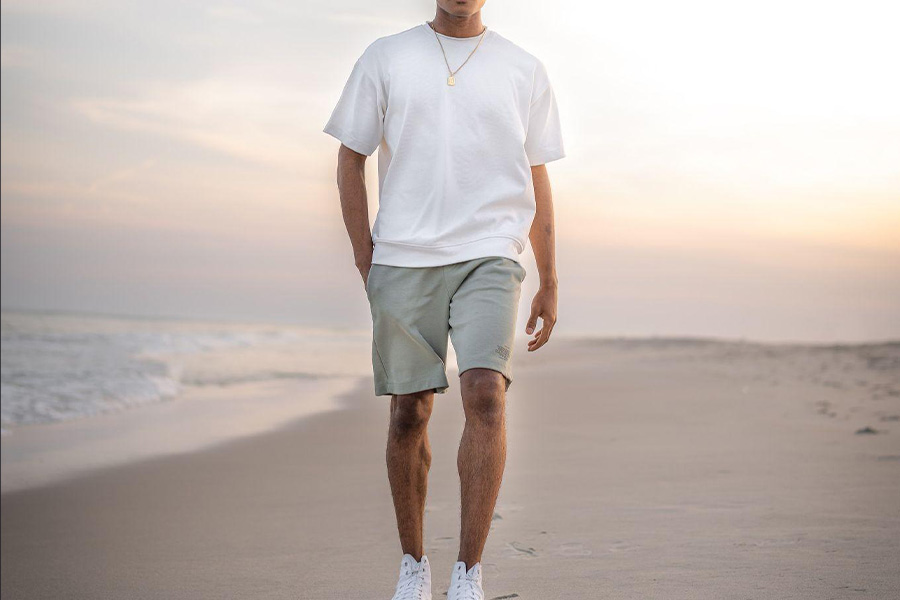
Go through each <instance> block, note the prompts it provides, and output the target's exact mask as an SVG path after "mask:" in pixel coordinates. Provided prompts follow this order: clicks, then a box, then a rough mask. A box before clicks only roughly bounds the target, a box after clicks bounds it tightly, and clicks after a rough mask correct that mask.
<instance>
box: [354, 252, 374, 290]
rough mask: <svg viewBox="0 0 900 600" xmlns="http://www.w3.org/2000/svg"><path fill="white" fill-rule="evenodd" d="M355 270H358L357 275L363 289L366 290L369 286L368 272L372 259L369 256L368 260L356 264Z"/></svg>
mask: <svg viewBox="0 0 900 600" xmlns="http://www.w3.org/2000/svg"><path fill="white" fill-rule="evenodd" d="M356 268H357V269H359V274H360V276H361V277H362V280H363V289H366V287H368V285H369V271H370V270H371V269H372V257H371V256H370V257H369V258H368V260H362V261H359V262H357V263H356Z"/></svg>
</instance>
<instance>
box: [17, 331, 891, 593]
mask: <svg viewBox="0 0 900 600" xmlns="http://www.w3.org/2000/svg"><path fill="white" fill-rule="evenodd" d="M516 359H517V362H516V381H515V383H514V384H513V386H512V388H511V389H510V394H509V409H508V427H509V455H508V462H507V470H506V475H505V477H504V484H503V489H502V491H501V495H500V500H499V503H498V507H497V514H496V515H495V520H494V524H493V529H492V533H491V537H490V539H489V541H488V545H487V549H486V551H485V556H484V560H483V562H484V567H485V589H486V593H487V598H489V599H491V598H504V599H505V598H521V599H523V600H524V599H529V598H534V599H541V600H548V599H555V598H566V599H572V598H629V599H631V598H634V599H637V598H641V599H645V598H665V599H673V600H674V599H706V598H709V599H716V600H722V599H731V598H734V599H751V598H752V599H756V598H773V599H775V598H777V599H786V598H810V599H813V598H814V599H817V600H821V599H827V598H898V597H900V569H898V568H897V565H898V563H900V420H898V419H900V345H897V344H894V345H872V346H854V347H829V348H824V347H818V348H807V347H799V346H798V347H789V346H763V345H752V344H737V343H710V342H697V341H689V340H687V341H606V342H601V341H581V342H579V341H571V340H569V341H565V340H554V342H551V344H549V345H548V346H547V347H545V348H544V349H542V350H541V351H540V352H538V353H536V354H526V353H525V352H522V351H520V352H518V355H517V357H516ZM454 383H455V382H454ZM342 402H343V409H342V410H338V411H333V412H327V413H323V414H319V415H317V416H313V417H309V418H306V419H302V420H299V421H295V422H293V423H291V424H289V425H287V426H285V427H283V428H280V429H278V430H276V431H273V432H269V433H264V434H260V435H256V436H253V437H248V438H244V439H240V440H236V441H232V442H228V443H226V444H222V445H219V446H216V447H214V448H211V449H207V450H202V451H198V452H193V453H188V454H182V455H178V456H168V457H161V458H155V459H151V460H144V461H142V462H138V463H134V464H129V465H124V466H118V467H112V468H106V469H103V470H98V471H94V472H92V473H90V474H86V475H82V476H79V477H78V478H75V479H72V480H70V481H67V482H62V483H56V484H51V485H46V486H44V487H39V488H32V489H28V490H22V491H16V492H11V493H8V494H4V495H3V497H2V595H3V598H8V599H10V600H12V599H18V598H27V599H37V598H54V599H62V598H86V599H94V598H97V599H104V598H110V599H124V598H129V599H142V598H166V599H181V598H184V599H202V598H210V599H222V598H293V599H296V598H340V599H367V600H369V599H379V598H382V599H385V600H387V599H388V598H390V597H391V593H392V591H393V586H394V583H395V582H396V570H397V568H398V564H399V559H400V549H399V544H398V542H397V538H396V531H395V524H394V515H393V508H392V506H391V501H390V495H389V490H388V483H387V478H386V474H385V468H384V461H383V457H384V441H385V439H384V436H385V432H386V427H387V418H386V417H387V412H386V407H387V402H388V401H387V398H377V399H375V398H374V397H373V396H372V395H371V383H370V381H369V380H368V379H365V380H362V381H360V383H359V385H358V388H357V389H356V391H354V392H353V393H351V394H350V395H347V396H345V397H344V398H343V399H342ZM462 426H463V418H462V409H461V406H460V402H459V397H458V386H457V385H454V386H453V387H452V388H451V390H450V391H449V392H448V393H447V394H446V395H441V396H438V397H437V400H436V407H435V412H434V415H433V420H432V423H431V426H430V434H431V442H432V449H433V452H434V462H433V466H432V472H431V477H430V483H429V502H428V508H427V523H426V551H427V553H428V555H429V557H430V559H431V561H432V565H433V569H434V578H435V588H434V593H435V598H436V599H440V598H443V597H444V596H443V593H444V592H445V590H446V586H447V583H448V580H449V573H450V567H451V566H452V563H453V561H455V559H456V551H457V541H458V514H459V500H458V480H457V478H456V466H455V460H456V447H457V444H458V440H459V435H460V432H461V430H462ZM866 427H870V428H872V429H873V430H874V431H876V433H857V432H858V431H866V429H865V428H866Z"/></svg>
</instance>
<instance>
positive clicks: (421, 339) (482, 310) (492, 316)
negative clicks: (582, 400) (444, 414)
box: [324, 0, 565, 600]
mask: <svg viewBox="0 0 900 600" xmlns="http://www.w3.org/2000/svg"><path fill="white" fill-rule="evenodd" d="M484 3H485V0H467V1H460V0H437V12H436V14H435V17H434V20H432V21H430V22H428V21H426V22H424V23H421V24H419V25H417V26H415V27H411V28H409V29H406V30H404V31H401V32H399V33H396V34H393V35H388V36H385V37H381V38H378V39H376V40H375V41H374V42H372V43H371V44H370V45H369V46H368V47H367V48H366V49H365V51H364V52H363V54H362V55H361V56H360V58H359V59H358V60H357V61H356V64H355V65H354V67H353V70H352V72H351V74H350V78H349V80H348V81H347V83H346V85H345V86H344V89H343V92H342V94H341V97H340V100H339V101H338V103H337V106H336V107H335V109H334V111H333V113H332V115H331V118H330V120H329V121H328V123H327V125H326V126H325V128H324V131H325V132H326V133H328V134H330V135H332V136H334V137H336V138H337V139H338V140H340V141H341V146H340V150H339V153H338V169H337V180H338V188H339V191H340V197H341V206H342V211H343V217H344V222H345V224H346V227H347V231H348V233H349V236H350V241H351V243H352V245H353V252H354V256H355V260H356V266H357V268H358V269H359V272H360V274H361V275H362V278H363V281H364V285H365V289H366V294H367V297H368V299H369V304H370V307H371V312H372V320H373V340H372V364H373V369H374V379H375V394H376V395H378V396H381V395H390V396H391V403H390V425H389V432H388V442H387V466H388V478H389V481H390V485H391V493H392V496H393V500H394V507H395V512H396V517H397V527H398V530H399V534H400V544H401V547H402V550H403V553H404V554H403V557H402V559H401V566H400V579H399V581H398V583H397V589H396V593H395V595H394V600H401V599H402V600H411V599H417V600H418V599H430V598H431V597H432V596H431V568H430V564H429V562H428V558H427V557H426V556H425V554H424V549H423V542H422V536H423V519H424V512H425V496H426V489H427V477H428V469H429V466H430V463H431V447H430V445H429V441H428V431H427V426H428V419H429V417H430V415H431V410H432V406H433V402H434V394H435V392H437V393H443V392H445V391H446V390H447V388H448V386H449V383H448V381H447V376H446V371H445V365H444V361H445V358H446V353H447V343H448V340H447V338H448V335H449V336H450V339H451V340H452V342H453V347H454V349H455V351H456V355H457V362H458V365H459V380H460V388H461V393H462V401H463V406H464V412H465V417H466V425H465V430H464V432H463V435H462V440H461V442H460V447H459V454H458V468H459V476H460V484H461V502H462V511H461V516H462V523H461V533H460V549H459V556H458V559H457V562H456V564H455V565H454V567H453V570H452V574H451V582H450V588H449V590H448V593H447V598H448V600H462V599H471V600H482V599H483V598H484V592H483V590H482V575H481V554H482V551H483V550H484V546H485V542H486V540H487V536H488V532H489V530H490V526H491V517H492V516H493V511H494V505H495V503H496V500H497V496H498V494H499V491H500V482H501V478H502V476H503V468H504V464H505V459H506V433H505V392H506V391H507V390H508V389H509V386H510V384H511V382H512V372H511V369H510V360H511V358H512V346H513V340H514V334H515V323H516V311H517V307H518V300H519V294H520V286H521V282H522V279H523V278H524V277H525V270H524V268H523V267H522V266H521V265H520V264H519V255H520V254H521V253H522V252H523V251H524V248H525V243H526V241H527V239H529V238H530V241H531V245H532V248H533V249H534V255H535V259H536V263H537V268H538V273H539V276H540V289H539V291H538V292H537V294H536V295H535V297H534V300H533V302H532V303H531V315H530V318H529V319H528V322H527V324H526V329H525V331H526V333H527V334H528V335H532V334H533V338H532V339H530V340H529V342H528V348H527V349H528V351H534V350H537V349H538V348H540V347H541V346H543V345H544V344H545V343H546V342H547V340H548V339H549V337H550V333H551V331H552V330H553V326H554V324H555V322H556V310H557V276H556V266H555V256H554V237H555V236H554V225H553V206H552V200H551V193H550V182H549V178H548V175H547V169H546V167H545V164H546V163H548V162H550V161H553V160H557V159H559V158H562V157H564V156H565V152H564V150H563V142H562V136H561V133H560V124H559V115H558V110H557V106H556V100H555V96H554V93H553V89H552V88H551V86H550V81H549V79H548V76H547V72H546V70H545V68H544V65H543V64H542V63H541V61H540V60H538V59H537V58H535V57H534V56H533V55H531V54H529V53H528V52H526V51H525V50H523V49H521V48H520V47H518V46H517V45H515V44H513V43H512V42H510V41H509V40H507V39H506V38H504V37H502V36H501V35H499V34H498V33H496V32H495V31H493V29H490V30H489V29H487V28H486V27H485V26H484V25H483V24H482V21H481V8H482V6H483V5H484ZM376 149H378V150H379V153H378V174H379V200H380V202H379V210H378V215H377V217H376V219H375V224H374V228H373V229H372V231H371V232H370V230H369V218H368V210H367V208H368V207H367V195H366V185H365V160H366V157H367V156H370V155H371V154H372V153H373V152H374V151H375V150H376ZM539 318H540V319H541V327H540V328H539V329H538V330H537V331H536V332H535V328H536V326H537V321H538V319H539Z"/></svg>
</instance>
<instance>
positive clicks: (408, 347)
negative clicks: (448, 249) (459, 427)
mask: <svg viewBox="0 0 900 600" xmlns="http://www.w3.org/2000/svg"><path fill="white" fill-rule="evenodd" d="M524 278H525V269H524V268H523V267H522V266H521V265H520V264H519V263H518V262H516V261H514V260H512V259H509V258H505V257H500V256H491V257H487V258H476V259H473V260H468V261H464V262H459V263H454V264H450V265H442V266H437V267H395V266H390V265H381V264H373V265H372V269H371V270H370V271H369V276H368V279H367V281H366V295H367V296H368V298H369V305H370V307H371V309H372V325H373V327H372V368H373V371H374V374H375V395H376V396H385V395H391V394H411V393H413V392H420V391H424V390H434V391H435V392H438V393H443V392H445V391H447V388H448V387H449V384H448V381H447V372H446V366H445V364H444V363H445V361H446V359H447V342H448V339H447V338H448V335H449V338H450V341H452V343H453V349H454V350H455V351H456V362H457V364H458V365H459V373H460V374H462V373H464V372H465V371H466V370H468V369H471V368H474V367H481V368H486V369H492V370H494V371H499V372H500V373H502V374H503V376H504V377H505V378H506V389H509V386H510V384H511V383H512V370H511V368H510V361H511V359H512V349H513V339H514V338H515V328H516V312H517V310H518V306H519V296H520V292H521V285H522V280H523V279H524Z"/></svg>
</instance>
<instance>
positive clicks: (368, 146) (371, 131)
mask: <svg viewBox="0 0 900 600" xmlns="http://www.w3.org/2000/svg"><path fill="white" fill-rule="evenodd" d="M384 108H385V107H384V98H383V94H382V87H381V81H380V77H379V71H378V68H377V64H376V62H375V57H374V56H373V51H372V46H371V45H370V46H369V47H368V48H366V50H365V51H364V52H363V54H362V55H361V56H360V57H359V58H358V59H357V61H356V64H354V65H353V70H352V71H351V72H350V77H349V78H348V79H347V83H345V84H344V89H343V91H342V92H341V97H340V99H339V100H338V102H337V105H336V106H335V107H334V110H333V111H332V113H331V118H330V119H328V123H326V124H325V128H324V129H323V130H322V131H324V132H325V133H327V134H329V135H331V136H334V137H335V138H337V139H338V140H340V141H341V143H342V144H344V145H345V146H347V147H348V148H350V149H351V150H353V151H355V152H359V153H360V154H365V155H366V156H371V154H372V153H373V152H375V150H376V149H377V148H378V146H379V144H381V139H382V137H383V136H384Z"/></svg>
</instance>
